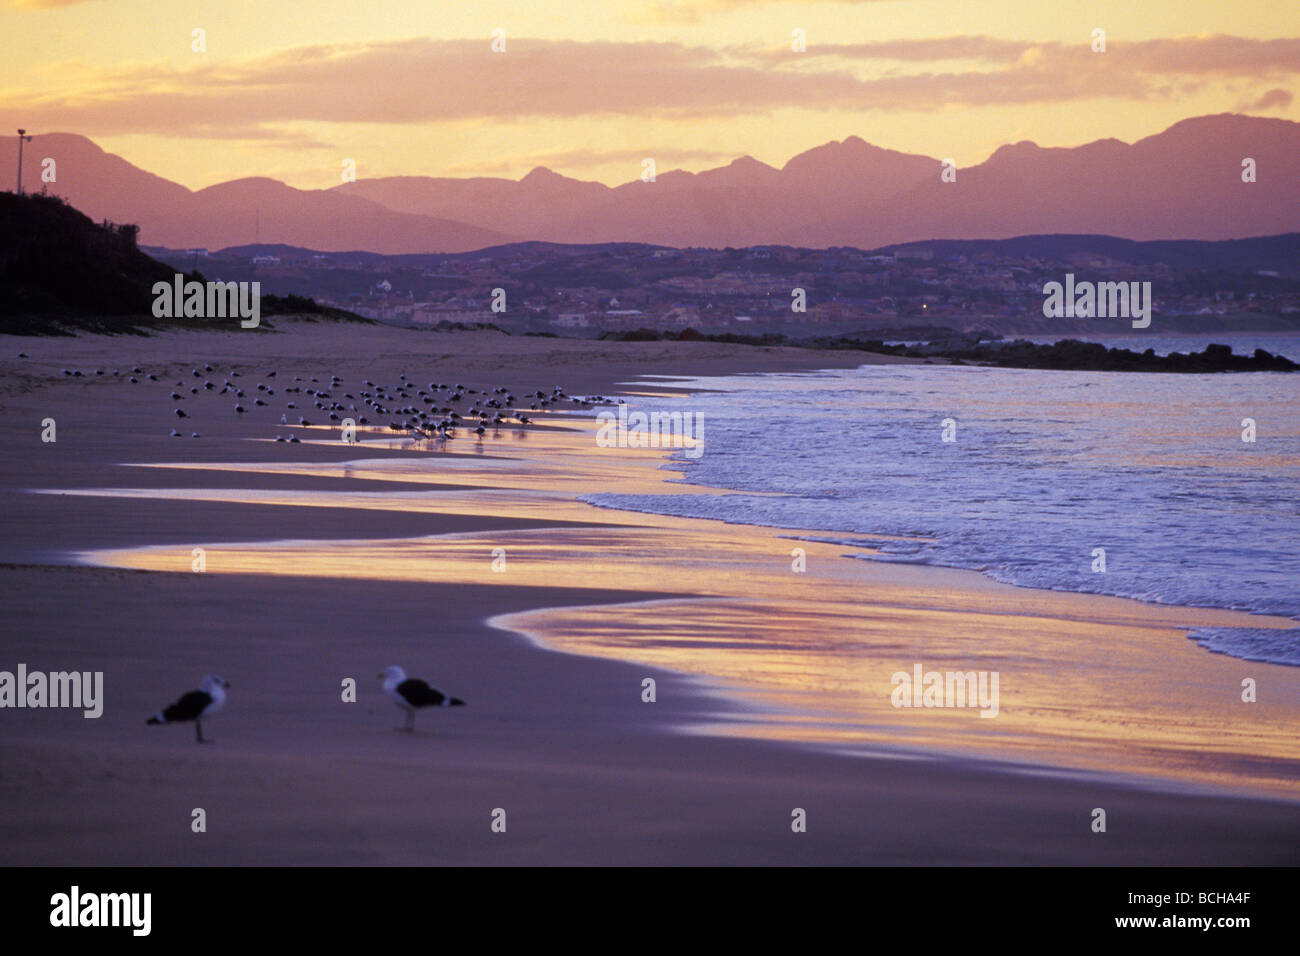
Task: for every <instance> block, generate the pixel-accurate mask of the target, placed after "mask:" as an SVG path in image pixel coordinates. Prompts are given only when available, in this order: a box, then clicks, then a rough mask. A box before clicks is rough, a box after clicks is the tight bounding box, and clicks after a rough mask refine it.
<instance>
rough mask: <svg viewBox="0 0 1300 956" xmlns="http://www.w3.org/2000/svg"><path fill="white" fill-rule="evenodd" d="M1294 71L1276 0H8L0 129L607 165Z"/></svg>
mask: <svg viewBox="0 0 1300 956" xmlns="http://www.w3.org/2000/svg"><path fill="white" fill-rule="evenodd" d="M1096 28H1101V29H1104V30H1105V31H1106V52H1105V53H1094V52H1093V51H1092V49H1091V43H1092V33H1093V30H1094V29H1096ZM196 29H202V30H203V31H205V41H206V50H204V51H203V52H196V51H195V50H194V49H193V45H194V41H193V31H194V30H196ZM497 29H500V30H503V31H504V34H505V46H506V49H505V52H504V53H494V52H493V51H492V49H491V46H490V44H491V40H492V35H493V31H494V30H497ZM796 29H797V30H802V31H804V33H805V35H806V43H807V49H806V51H805V52H794V51H793V50H792V49H791V45H792V33H793V31H795V30H796ZM1298 73H1300V4H1296V3H1294V2H1289V3H1288V2H1283V0H1237V2H1233V3H1223V2H1221V0H1213V2H1208V0H1140V2H1134V0H1122V2H1112V0H1101V2H1093V3H1073V2H1060V3H1044V2H1042V0H843V2H766V0H701V2H668V0H662V2H660V0H564V2H563V3H556V2H554V0H510V2H489V3H473V2H469V3H464V2H461V3H450V2H440V3H414V2H409V0H397V2H392V0H365V2H357V0H343V2H337V0H280V2H265V0H256V2H255V0H210V2H199V3H185V2H180V3H169V4H160V3H158V2H157V0H0V129H7V130H12V129H13V128H16V127H18V126H24V127H27V128H28V129H29V130H31V131H33V132H37V133H40V132H75V133H83V134H85V135H87V136H90V137H92V138H93V139H95V140H96V142H98V143H99V144H100V145H101V146H103V147H104V148H106V149H108V150H110V151H112V152H115V153H119V154H120V155H122V156H124V157H125V158H127V159H128V160H130V161H131V162H133V163H135V164H136V165H138V166H141V167H143V168H145V169H148V170H149V171H151V172H155V173H157V174H159V175H162V176H165V177H167V178H169V179H173V180H176V181H177V182H180V183H183V184H184V185H186V186H190V187H192V188H198V187H202V186H207V185H211V184H213V183H216V182H221V181H223V180H228V179H235V178H239V177H243V176H274V177H276V178H278V179H282V180H284V181H286V182H288V183H290V184H291V185H294V186H299V187H304V188H324V187H329V186H333V185H337V184H338V183H339V181H340V171H341V168H342V163H343V160H345V159H353V160H355V162H356V169H357V175H358V176H359V177H365V176H388V175H450V176H472V175H492V176H510V177H514V178H517V177H519V176H522V175H523V174H524V173H526V172H527V171H528V170H529V169H531V168H532V167H533V166H536V165H545V166H548V167H550V168H553V169H555V170H557V171H558V172H562V173H565V174H567V175H571V176H577V177H579V178H584V179H598V180H601V181H603V182H607V183H610V184H616V183H621V182H627V181H630V180H633V179H637V178H638V177H639V176H640V174H641V168H642V167H641V163H642V160H643V159H644V158H646V157H652V158H654V160H655V162H656V164H657V167H658V170H659V171H660V172H662V171H665V170H668V169H671V168H675V167H682V168H686V169H691V170H699V169H704V168H708V167H710V166H716V165H722V164H724V163H726V162H728V161H730V160H731V159H733V158H735V157H736V156H739V155H742V154H749V155H752V156H755V157H756V158H758V159H761V160H763V161H764V162H768V163H771V164H773V165H778V166H779V165H781V164H783V163H784V162H785V161H786V160H787V159H789V158H790V157H791V156H793V155H794V154H796V153H799V152H802V151H803V150H806V149H809V148H811V147H813V146H816V145H819V144H821V143H824V142H826V141H828V140H831V139H843V138H844V137H846V136H849V135H858V136H861V137H862V138H863V139H866V140H867V141H869V142H872V143H875V144H877V145H880V146H886V147H890V148H894V149H900V150H904V151H908V152H917V153H923V154H926V155H929V156H934V157H939V158H948V157H951V158H953V159H955V160H956V161H957V163H958V164H959V165H970V164H974V163H977V162H980V161H982V160H983V159H985V158H986V157H987V156H988V155H989V153H991V152H992V151H993V150H994V149H996V148H997V147H998V146H1000V145H1002V144H1004V143H1007V142H1015V141H1018V140H1022V139H1032V140H1034V141H1035V142H1038V143H1040V144H1042V145H1051V146H1058V145H1077V144H1079V143H1082V142H1087V141H1090V140H1093V139H1098V138H1103V137H1110V136H1113V137H1117V138H1119V139H1123V140H1126V141H1132V140H1134V139H1138V138H1141V137H1142V136H1146V135H1149V134H1152V133H1155V132H1158V131H1160V130H1162V129H1164V128H1166V127H1167V126H1169V125H1171V124H1172V123H1174V122H1176V121H1177V120H1180V119H1184V118H1186V117H1188V116H1197V115H1202V114H1206V113H1220V112H1226V111H1235V112H1247V113H1251V114H1255V115H1267V116H1276V117H1283V118H1287V119H1292V120H1300V103H1298V102H1297V101H1296V99H1295V96H1294V90H1295V88H1296V79H1297V74H1298Z"/></svg>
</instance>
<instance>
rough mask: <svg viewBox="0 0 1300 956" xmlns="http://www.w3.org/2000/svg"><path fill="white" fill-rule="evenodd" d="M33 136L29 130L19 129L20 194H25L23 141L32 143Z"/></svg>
mask: <svg viewBox="0 0 1300 956" xmlns="http://www.w3.org/2000/svg"><path fill="white" fill-rule="evenodd" d="M31 141H32V138H31V137H30V136H28V135H27V130H25V129H20V130H19V131H18V195H20V196H21V195H22V194H23V143H30V142H31Z"/></svg>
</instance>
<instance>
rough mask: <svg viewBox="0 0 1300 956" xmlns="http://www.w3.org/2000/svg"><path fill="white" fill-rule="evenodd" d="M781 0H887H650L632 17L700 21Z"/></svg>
mask: <svg viewBox="0 0 1300 956" xmlns="http://www.w3.org/2000/svg"><path fill="white" fill-rule="evenodd" d="M776 2H782V3H784V4H785V5H787V6H794V5H798V4H814V3H841V4H846V5H847V4H866V3H884V2H888V0H692V2H689V3H687V2H679V0H651V2H648V3H645V4H644V5H642V6H641V8H640V9H639V10H637V11H636V13H635V14H634V15H633V16H632V19H634V20H640V21H643V22H650V23H698V22H699V21H701V20H703V19H704V18H705V17H708V16H711V15H713V14H719V13H734V12H735V11H737V10H743V9H745V8H746V7H758V6H765V5H767V4H770V3H776Z"/></svg>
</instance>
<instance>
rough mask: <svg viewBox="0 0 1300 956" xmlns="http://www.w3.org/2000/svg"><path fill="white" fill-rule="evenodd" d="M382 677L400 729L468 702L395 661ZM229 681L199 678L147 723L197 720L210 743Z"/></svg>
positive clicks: (198, 734)
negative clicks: (210, 727)
mask: <svg viewBox="0 0 1300 956" xmlns="http://www.w3.org/2000/svg"><path fill="white" fill-rule="evenodd" d="M379 678H380V679H381V680H382V681H383V682H384V683H383V688H384V693H385V694H387V695H388V696H389V697H391V698H392V699H393V703H395V704H396V705H397V706H398V707H399V708H401V709H402V710H403V711H404V712H405V713H406V723H405V724H404V725H403V726H401V727H398V728H397V729H398V730H405V731H414V730H415V712H416V711H417V710H421V709H423V708H425V707H463V706H465V702H464V701H463V700H461V699H460V698H459V697H452V696H451V695H449V694H444V693H443V692H442V691H439V690H434V689H433V688H432V687H430V686H429V685H428V684H427V683H425V682H424V681H422V680H420V679H419V678H418V677H407V676H406V671H404V670H402V668H400V667H398V666H397V665H396V664H394V665H392V666H391V667H388V668H386V669H385V670H384V672H383V673H382V674H380V675H379ZM229 689H230V681H228V680H226V679H225V678H224V677H220V676H218V675H216V674H208V675H207V676H205V677H204V678H203V680H202V681H200V682H199V689H198V690H192V691H188V692H186V693H184V694H182V695H181V696H180V697H179V698H177V700H176V701H175V702H174V703H172V704H169V705H168V706H166V707H164V708H163V709H162V710H160V711H158V713H156V714H154V715H153V716H152V717H150V718H149V719H148V720H146V721H145V723H146V724H149V725H151V726H156V725H159V724H182V723H189V722H190V721H193V722H194V739H195V740H197V741H198V742H199V743H201V744H206V743H211V742H212V741H211V739H209V738H207V737H204V736H203V720H204V718H206V717H211V716H213V715H214V714H216V713H217V712H218V711H219V710H221V709H222V708H223V707H225V706H226V691H227V690H229Z"/></svg>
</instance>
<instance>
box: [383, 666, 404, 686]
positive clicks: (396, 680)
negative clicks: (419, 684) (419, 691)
mask: <svg viewBox="0 0 1300 956" xmlns="http://www.w3.org/2000/svg"><path fill="white" fill-rule="evenodd" d="M379 676H380V677H382V678H383V679H384V683H386V684H387V683H393V684H400V683H401V682H402V681H404V680H406V671H404V670H402V669H401V668H400V667H398V666H397V665H396V664H393V665H391V666H389V667H386V668H384V672H383V673H382V674H380V675H379Z"/></svg>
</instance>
